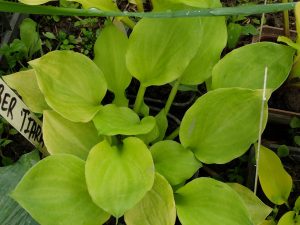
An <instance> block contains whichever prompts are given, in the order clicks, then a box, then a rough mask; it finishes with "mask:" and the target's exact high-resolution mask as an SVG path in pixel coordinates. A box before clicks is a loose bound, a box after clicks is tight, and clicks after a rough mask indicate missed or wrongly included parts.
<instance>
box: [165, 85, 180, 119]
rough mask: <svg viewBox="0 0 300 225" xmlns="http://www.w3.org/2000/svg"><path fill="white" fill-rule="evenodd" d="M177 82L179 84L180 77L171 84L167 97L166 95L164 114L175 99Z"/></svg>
mask: <svg viewBox="0 0 300 225" xmlns="http://www.w3.org/2000/svg"><path fill="white" fill-rule="evenodd" d="M179 84H180V79H178V80H177V81H176V82H175V84H174V85H173V87H172V90H171V92H170V94H169V97H168V100H167V102H166V106H165V112H166V115H167V114H168V113H169V111H170V108H171V105H172V103H173V101H174V99H175V96H176V94H177V90H178V87H179Z"/></svg>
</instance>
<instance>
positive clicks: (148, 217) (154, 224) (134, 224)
mask: <svg viewBox="0 0 300 225" xmlns="http://www.w3.org/2000/svg"><path fill="white" fill-rule="evenodd" d="M175 220H176V208H175V200H174V196H173V190H172V187H171V186H170V184H169V183H168V181H167V180H166V179H165V178H164V177H163V176H161V175H160V174H158V173H156V174H155V180H154V184H153V187H152V189H151V190H150V191H149V192H147V194H146V195H145V196H144V198H143V199H142V200H141V201H140V202H139V203H138V204H136V205H135V206H134V207H133V208H132V209H130V210H128V211H127V212H126V213H125V222H126V224H127V225H141V224H143V225H174V224H175Z"/></svg>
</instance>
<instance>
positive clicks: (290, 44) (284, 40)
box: [277, 36, 300, 51]
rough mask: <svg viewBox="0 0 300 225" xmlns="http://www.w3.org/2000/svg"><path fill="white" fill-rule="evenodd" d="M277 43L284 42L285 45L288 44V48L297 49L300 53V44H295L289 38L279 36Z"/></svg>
mask: <svg viewBox="0 0 300 225" xmlns="http://www.w3.org/2000/svg"><path fill="white" fill-rule="evenodd" d="M277 41H278V42H283V43H285V44H287V45H288V46H290V47H292V48H294V49H296V50H297V51H300V43H299V44H297V43H295V42H293V41H292V40H291V39H290V38H288V37H285V36H279V37H278V38H277Z"/></svg>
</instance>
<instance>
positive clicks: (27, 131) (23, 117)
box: [0, 79, 44, 149]
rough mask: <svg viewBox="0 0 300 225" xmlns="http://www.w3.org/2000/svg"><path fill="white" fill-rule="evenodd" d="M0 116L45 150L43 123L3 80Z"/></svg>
mask: <svg viewBox="0 0 300 225" xmlns="http://www.w3.org/2000/svg"><path fill="white" fill-rule="evenodd" d="M0 115H1V116H2V117H3V118H4V119H6V120H7V121H8V122H9V123H10V124H11V125H12V126H13V127H14V128H15V129H16V130H18V131H19V132H20V133H21V134H22V135H23V136H24V137H25V138H26V139H27V140H28V141H30V142H31V143H32V144H33V145H34V146H35V147H37V148H40V149H43V148H44V141H43V134H42V122H41V121H40V120H39V119H38V118H37V117H36V116H35V115H34V114H33V113H32V112H31V111H30V110H29V109H28V107H27V106H26V105H25V104H24V102H23V101H22V100H21V99H20V98H19V97H18V96H17V95H16V94H15V93H14V92H13V91H12V90H11V89H10V88H9V87H8V86H7V84H6V83H5V82H4V81H3V80H2V79H0Z"/></svg>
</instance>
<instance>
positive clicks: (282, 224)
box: [278, 211, 300, 225]
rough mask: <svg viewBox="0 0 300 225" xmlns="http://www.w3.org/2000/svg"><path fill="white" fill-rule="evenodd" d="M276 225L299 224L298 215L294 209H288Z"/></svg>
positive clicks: (299, 217) (299, 218)
mask: <svg viewBox="0 0 300 225" xmlns="http://www.w3.org/2000/svg"><path fill="white" fill-rule="evenodd" d="M297 220H298V221H297ZM278 225H300V216H298V215H296V213H295V212H294V211H289V212H287V213H285V214H284V215H283V216H282V217H281V218H280V220H279V221H278Z"/></svg>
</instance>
